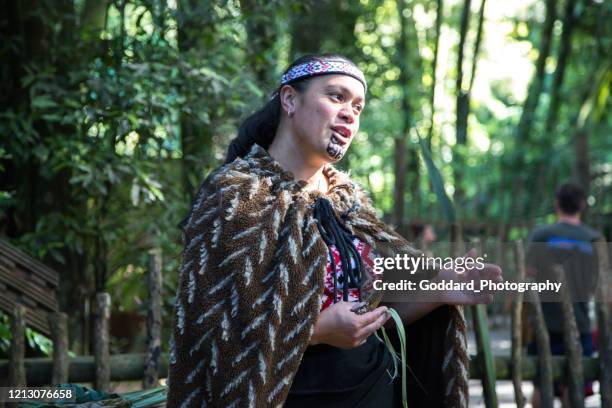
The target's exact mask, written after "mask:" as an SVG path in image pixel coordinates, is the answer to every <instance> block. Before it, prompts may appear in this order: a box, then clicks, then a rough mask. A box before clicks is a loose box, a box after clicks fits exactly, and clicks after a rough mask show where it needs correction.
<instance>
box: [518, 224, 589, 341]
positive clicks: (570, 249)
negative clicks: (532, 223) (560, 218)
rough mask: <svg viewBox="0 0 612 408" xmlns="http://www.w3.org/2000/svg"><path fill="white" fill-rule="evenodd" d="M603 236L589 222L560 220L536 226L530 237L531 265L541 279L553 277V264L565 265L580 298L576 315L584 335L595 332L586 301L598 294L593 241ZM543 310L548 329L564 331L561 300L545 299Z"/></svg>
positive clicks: (571, 287)
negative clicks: (576, 223) (548, 300)
mask: <svg viewBox="0 0 612 408" xmlns="http://www.w3.org/2000/svg"><path fill="white" fill-rule="evenodd" d="M599 237H600V234H599V233H598V232H597V231H595V230H594V229H592V228H590V227H588V226H586V225H583V224H579V225H575V224H568V223H564V222H558V223H556V224H552V225H547V226H544V227H539V228H536V229H535V230H534V231H533V232H532V233H531V237H530V239H529V248H528V250H527V264H528V265H529V266H531V267H533V268H534V269H535V270H536V271H537V274H536V280H537V281H545V280H546V279H551V280H552V279H553V278H552V265H553V264H560V265H562V266H563V269H564V270H565V274H566V281H567V283H568V285H569V289H570V293H571V295H572V298H573V299H576V300H580V301H577V302H574V314H575V315H576V324H577V326H578V330H579V331H580V333H581V334H588V333H590V332H591V325H590V321H589V315H588V303H587V302H586V300H587V298H588V297H589V296H591V295H592V294H593V293H594V289H595V285H596V282H597V276H598V270H597V256H596V253H595V248H594V246H593V241H595V240H597V239H598V238H599ZM542 311H543V312H544V319H545V320H546V325H547V327H548V331H549V332H551V333H560V332H562V331H563V326H562V319H563V313H562V311H561V304H560V303H559V302H558V301H557V302H543V303H542Z"/></svg>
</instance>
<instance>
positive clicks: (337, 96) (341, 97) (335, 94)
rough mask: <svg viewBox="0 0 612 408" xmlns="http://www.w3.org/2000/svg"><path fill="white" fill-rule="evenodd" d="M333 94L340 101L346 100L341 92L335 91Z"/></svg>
mask: <svg viewBox="0 0 612 408" xmlns="http://www.w3.org/2000/svg"><path fill="white" fill-rule="evenodd" d="M331 96H332V97H333V98H335V99H337V100H339V101H343V100H344V95H342V94H341V93H333V94H331Z"/></svg>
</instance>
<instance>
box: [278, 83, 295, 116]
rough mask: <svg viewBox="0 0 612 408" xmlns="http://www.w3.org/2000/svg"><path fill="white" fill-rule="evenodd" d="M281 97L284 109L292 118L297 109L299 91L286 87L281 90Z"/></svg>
mask: <svg viewBox="0 0 612 408" xmlns="http://www.w3.org/2000/svg"><path fill="white" fill-rule="evenodd" d="M279 97H280V104H281V107H282V109H283V110H284V111H285V112H287V115H288V116H289V117H292V116H293V114H295V110H296V109H297V91H296V90H295V89H294V88H293V87H292V86H291V85H284V86H283V87H282V88H281V89H280V92H279Z"/></svg>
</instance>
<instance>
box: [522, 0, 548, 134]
mask: <svg viewBox="0 0 612 408" xmlns="http://www.w3.org/2000/svg"><path fill="white" fill-rule="evenodd" d="M556 16H557V0H546V19H545V20H544V25H543V27H542V34H541V35H540V46H539V50H538V59H537V61H536V66H535V74H534V75H533V78H532V80H531V83H530V84H529V90H528V93H527V99H526V100H525V103H524V104H523V112H522V114H521V118H520V120H519V124H518V126H517V129H516V136H517V139H518V143H521V142H526V141H529V140H530V139H531V128H532V126H533V120H534V117H535V112H536V109H537V108H538V102H539V100H540V94H541V93H542V89H543V87H544V73H545V69H546V59H547V58H548V55H549V54H550V49H551V43H552V32H553V27H554V24H555V20H556V18H557V17H556Z"/></svg>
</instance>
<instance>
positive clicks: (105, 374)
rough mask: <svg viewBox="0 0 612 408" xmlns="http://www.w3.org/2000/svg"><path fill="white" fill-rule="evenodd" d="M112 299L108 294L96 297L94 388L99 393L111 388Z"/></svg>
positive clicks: (99, 294)
mask: <svg viewBox="0 0 612 408" xmlns="http://www.w3.org/2000/svg"><path fill="white" fill-rule="evenodd" d="M110 306H111V298H110V295H109V294H108V293H98V294H97V295H96V326H95V331H96V334H95V336H96V337H95V339H94V360H95V364H96V379H95V382H94V388H95V389H96V390H98V391H109V387H110V374H111V373H110V353H109V345H108V321H109V318H110Z"/></svg>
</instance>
